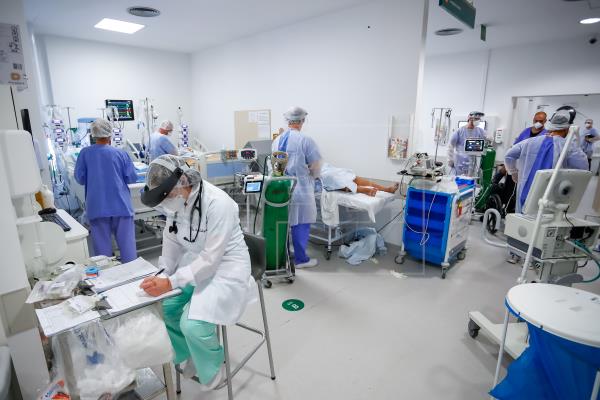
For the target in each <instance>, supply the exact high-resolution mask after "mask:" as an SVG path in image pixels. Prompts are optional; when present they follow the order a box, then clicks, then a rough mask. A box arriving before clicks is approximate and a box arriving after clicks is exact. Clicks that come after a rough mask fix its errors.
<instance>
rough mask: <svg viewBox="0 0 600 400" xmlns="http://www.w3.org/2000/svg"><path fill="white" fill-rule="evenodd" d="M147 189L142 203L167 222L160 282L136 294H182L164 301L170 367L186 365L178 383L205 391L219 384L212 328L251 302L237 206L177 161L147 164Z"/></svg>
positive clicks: (218, 352)
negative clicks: (187, 381)
mask: <svg viewBox="0 0 600 400" xmlns="http://www.w3.org/2000/svg"><path fill="white" fill-rule="evenodd" d="M146 183H147V186H146V187H145V188H144V191H143V192H142V202H143V203H144V204H146V205H147V206H150V207H154V208H156V209H157V210H160V211H161V212H163V213H164V214H165V215H167V222H166V227H165V230H164V233H163V251H162V256H161V257H160V258H159V268H164V269H165V274H166V276H165V277H162V276H158V277H150V278H146V279H145V280H144V281H143V282H142V284H141V286H140V287H141V288H142V289H143V290H145V291H146V292H147V293H148V294H150V295H152V296H159V295H161V294H163V293H166V292H168V291H170V290H172V289H174V288H180V289H181V290H182V293H181V294H180V295H178V296H176V297H172V298H169V299H167V300H165V301H163V309H164V318H165V324H166V325H167V331H168V332H169V337H170V339H171V343H172V345H173V348H174V349H175V360H174V362H175V363H176V364H179V363H182V362H184V361H185V360H188V361H187V363H186V365H185V367H184V376H186V377H192V376H194V375H197V376H198V378H199V380H200V382H201V383H202V384H203V385H204V389H206V390H211V389H214V388H215V387H217V386H219V384H221V383H222V382H223V380H224V378H225V372H224V364H223V358H224V354H223V348H222V346H221V345H220V342H219V339H218V336H217V330H216V325H217V324H218V325H229V324H234V323H236V322H238V321H239V319H240V317H241V316H242V314H243V313H244V310H245V309H246V306H247V305H248V304H249V303H250V302H252V301H254V300H255V298H256V297H255V290H256V285H255V283H254V280H253V278H252V276H251V271H250V256H249V254H248V248H247V247H246V243H245V241H244V236H243V233H242V230H241V228H240V221H239V211H238V206H237V204H236V203H235V202H234V201H233V200H232V199H231V198H230V197H229V196H228V195H227V194H226V193H225V192H223V191H222V190H220V189H218V188H217V187H215V186H213V185H211V184H210V183H208V182H205V181H203V180H202V178H201V177H200V173H199V172H198V171H196V170H194V169H191V168H189V167H188V166H187V165H186V164H185V161H184V160H183V159H181V158H179V157H177V156H172V155H163V156H161V157H159V158H157V159H155V160H154V161H152V163H150V166H149V169H148V174H147V178H146Z"/></svg>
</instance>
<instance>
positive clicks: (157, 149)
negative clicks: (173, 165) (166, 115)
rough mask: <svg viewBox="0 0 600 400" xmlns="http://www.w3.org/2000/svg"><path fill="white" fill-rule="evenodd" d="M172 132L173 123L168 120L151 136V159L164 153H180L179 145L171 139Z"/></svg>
mask: <svg viewBox="0 0 600 400" xmlns="http://www.w3.org/2000/svg"><path fill="white" fill-rule="evenodd" d="M172 134H173V123H172V122H171V121H168V120H165V121H163V122H161V124H160V127H159V128H158V130H157V131H156V132H154V133H152V135H151V136H150V161H152V160H154V159H155V158H158V157H160V156H162V155H164V154H171V155H174V156H177V155H179V152H178V151H177V147H175V145H174V144H173V143H172V142H171V140H170V139H169V136H171V135H172Z"/></svg>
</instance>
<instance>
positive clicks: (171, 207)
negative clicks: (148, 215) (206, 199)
mask: <svg viewBox="0 0 600 400" xmlns="http://www.w3.org/2000/svg"><path fill="white" fill-rule="evenodd" d="M159 206H160V208H162V209H163V210H165V211H167V212H169V213H172V214H174V213H180V212H183V210H184V209H185V199H184V198H183V196H182V195H178V196H176V197H167V198H166V199H164V200H163V201H162V202H161V203H160V204H159Z"/></svg>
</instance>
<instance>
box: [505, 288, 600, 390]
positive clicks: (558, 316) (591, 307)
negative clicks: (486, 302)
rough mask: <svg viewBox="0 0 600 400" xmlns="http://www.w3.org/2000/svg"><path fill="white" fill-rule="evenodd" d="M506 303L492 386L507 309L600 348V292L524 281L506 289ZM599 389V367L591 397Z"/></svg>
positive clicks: (506, 324) (566, 338) (553, 332)
mask: <svg viewBox="0 0 600 400" xmlns="http://www.w3.org/2000/svg"><path fill="white" fill-rule="evenodd" d="M506 306H507V309H506V313H505V315H504V327H503V333H502V342H501V344H500V353H499V354H498V364H497V365H496V375H495V377H494V387H495V386H496V384H497V383H498V375H499V371H500V365H501V363H502V357H503V353H504V344H505V341H506V330H507V327H508V315H509V309H510V311H512V312H513V313H514V314H515V315H517V316H518V317H519V318H521V319H523V320H525V321H527V322H528V323H530V324H532V325H534V326H536V327H538V328H540V329H542V330H543V331H545V332H548V333H551V334H552V335H555V336H558V337H560V338H563V339H565V340H569V341H571V342H574V343H579V344H583V345H587V346H591V347H596V348H600V295H597V294H594V293H590V292H587V291H585V290H581V289H576V288H571V287H567V286H560V285H550V284H545V283H526V284H522V285H517V286H515V287H513V288H511V289H510V290H509V291H508V294H507V295H506ZM599 390H600V371H598V372H597V373H596V379H595V382H594V388H593V390H592V397H591V398H592V399H594V400H595V399H596V398H597V397H598V391H599Z"/></svg>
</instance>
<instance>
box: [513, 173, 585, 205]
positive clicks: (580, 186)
mask: <svg viewBox="0 0 600 400" xmlns="http://www.w3.org/2000/svg"><path fill="white" fill-rule="evenodd" d="M553 171H554V170H552V169H544V170H540V171H537V172H536V173H535V178H533V183H532V184H531V189H529V194H528V195H527V200H525V205H524V206H523V214H530V215H531V214H536V213H537V211H538V202H539V200H540V199H541V198H542V197H544V192H545V191H546V187H547V186H548V184H549V183H550V177H551V176H552V172H553ZM591 178H592V173H591V172H590V171H582V170H579V169H561V170H559V171H558V175H557V177H556V181H555V182H554V187H553V188H552V191H551V192H550V197H549V199H548V200H550V201H552V202H554V203H555V204H567V205H568V206H569V211H570V212H575V211H576V210H577V207H579V203H580V202H581V198H582V197H583V194H584V193H585V189H586V188H587V185H588V184H589V183H590V179H591ZM523 179H525V177H523Z"/></svg>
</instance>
